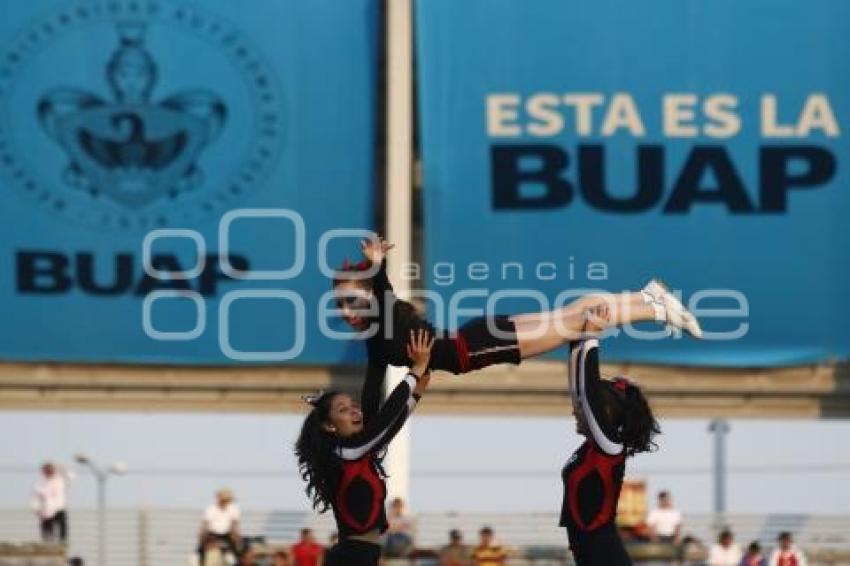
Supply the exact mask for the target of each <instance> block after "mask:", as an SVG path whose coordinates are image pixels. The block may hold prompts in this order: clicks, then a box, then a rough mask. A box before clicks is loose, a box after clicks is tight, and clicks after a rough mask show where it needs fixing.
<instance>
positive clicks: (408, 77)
mask: <svg viewBox="0 0 850 566" xmlns="http://www.w3.org/2000/svg"><path fill="white" fill-rule="evenodd" d="M386 7H387V25H386V28H387V31H386V34H387V35H386V50H387V91H386V93H387V97H386V99H387V198H386V218H387V239H388V240H389V241H390V242H392V243H394V244H395V249H394V250H393V251H392V253H390V255H389V256H388V258H387V271H388V273H389V276H390V278H391V280H392V281H393V287H394V289H395V291H396V293H397V294H398V295H399V296H400V297H402V298H404V297H405V296H406V295H407V294H408V293H409V292H410V284H409V282H408V281H406V280H405V279H403V278H402V277H401V274H402V270H403V267H404V265H405V264H408V263H410V261H411V248H412V243H411V235H412V230H411V223H412V222H413V215H412V195H411V193H412V182H411V181H412V163H413V125H412V120H413V57H412V37H413V34H412V30H411V26H412V23H411V21H412V8H411V0H386ZM405 371H406V370H404V369H400V368H393V367H390V368H389V369H388V371H387V376H386V380H385V383H386V387H387V390H388V391H389V390H391V389H392V388H393V387H395V386H396V385H397V384H398V383H399V382H400V381H401V380H402V379H403V378H404V375H405ZM386 465H387V468H388V470H387V471H388V473H389V475H390V478H389V482H388V486H387V490H388V495H389V496H390V497H401V498H402V499H405V500H406V499H408V495H409V491H410V431H409V429H408V426H407V425H406V426H405V427H404V428H403V429H402V430H401V431H399V433H398V434H397V435H396V437H395V440H393V442H392V444H391V446H390V450H389V452H388V453H387V459H386Z"/></svg>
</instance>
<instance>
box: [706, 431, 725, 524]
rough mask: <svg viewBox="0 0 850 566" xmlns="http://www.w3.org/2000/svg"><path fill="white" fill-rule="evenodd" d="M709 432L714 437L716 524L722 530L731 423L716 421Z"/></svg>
mask: <svg viewBox="0 0 850 566" xmlns="http://www.w3.org/2000/svg"><path fill="white" fill-rule="evenodd" d="M708 430H709V432H711V433H712V434H713V435H714V522H715V524H716V526H717V529H718V530H720V529H722V528H723V525H722V523H723V522H724V521H725V520H726V519H725V517H726V435H727V434H729V423H728V422H726V421H725V420H723V419H714V420H713V421H711V423H710V424H709V425H708Z"/></svg>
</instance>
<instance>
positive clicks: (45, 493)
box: [32, 462, 71, 544]
mask: <svg viewBox="0 0 850 566" xmlns="http://www.w3.org/2000/svg"><path fill="white" fill-rule="evenodd" d="M41 475H42V478H41V481H40V482H38V483H37V484H36V485H35V488H34V491H33V499H32V509H33V511H35V514H36V515H37V516H38V521H39V527H40V530H41V540H42V541H43V542H60V543H63V544H64V543H65V542H67V540H68V513H67V510H66V504H67V491H68V481H69V480H70V479H71V474H70V473H69V472H67V471H65V470H64V469H62V468H60V467H58V466H57V465H56V464H54V463H52V462H45V463H44V464H43V465H42V466H41Z"/></svg>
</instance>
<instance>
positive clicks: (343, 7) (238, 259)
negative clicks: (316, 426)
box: [0, 0, 378, 364]
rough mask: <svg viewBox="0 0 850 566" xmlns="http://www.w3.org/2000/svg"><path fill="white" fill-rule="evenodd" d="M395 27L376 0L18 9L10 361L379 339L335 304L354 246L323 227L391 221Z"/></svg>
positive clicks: (6, 160) (1, 160) (8, 284)
mask: <svg viewBox="0 0 850 566" xmlns="http://www.w3.org/2000/svg"><path fill="white" fill-rule="evenodd" d="M377 30H378V22H377V9H376V5H375V2H374V1H373V0H349V1H346V2H337V1H334V0H303V1H302V0H285V1H284V0H260V1H254V2H250V6H247V5H246V4H245V3H240V2H232V1H230V0H204V1H203V2H201V1H198V2H182V1H171V0H109V1H105V0H104V1H102V0H82V1H65V2H55V1H52V0H51V1H47V0H44V1H32V2H15V3H8V5H5V6H4V17H3V18H2V19H0V109H2V113H0V258H2V265H3V269H2V274H1V275H0V312H2V313H3V320H4V324H3V326H2V328H0V357H2V358H3V359H8V360H58V361H91V362H101V361H103V362H106V361H110V362H150V363H194V364H199V363H201V364H203V363H212V364H217V363H231V362H241V361H246V362H259V363H281V362H294V363H303V364H327V363H336V362H339V361H341V360H345V359H347V357H348V355H349V354H348V352H349V350H350V351H352V352H358V351H359V350H358V349H356V348H353V346H350V345H349V344H348V343H347V342H341V341H332V340H328V339H326V338H325V337H324V336H323V335H322V333H321V324H322V322H321V321H320V320H319V318H318V317H317V314H316V312H317V308H316V305H318V304H320V299H321V297H322V294H323V293H324V292H326V291H328V290H329V288H330V284H329V279H328V277H327V275H326V274H323V273H322V272H321V265H322V264H321V261H320V260H321V257H323V255H322V250H328V253H329V254H330V256H331V259H328V260H327V261H326V263H331V264H332V263H333V262H335V261H338V260H339V259H340V257H341V254H342V251H341V250H343V249H344V248H347V249H348V250H351V249H354V247H353V245H352V243H351V237H349V238H348V240H346V238H344V237H338V238H327V237H326V238H325V239H324V240H323V236H326V235H327V232H328V230H332V229H338V228H341V227H347V226H356V227H363V226H368V225H370V223H371V218H372V210H373V202H372V189H373V174H372V171H373V167H374V164H373V149H372V144H371V143H370V142H371V141H372V139H373V131H374V129H373V123H374V110H373V107H374V93H375V90H374V84H375V72H376V71H375V61H376V59H377V55H376V34H377ZM320 244H322V245H320ZM324 244H327V245H324Z"/></svg>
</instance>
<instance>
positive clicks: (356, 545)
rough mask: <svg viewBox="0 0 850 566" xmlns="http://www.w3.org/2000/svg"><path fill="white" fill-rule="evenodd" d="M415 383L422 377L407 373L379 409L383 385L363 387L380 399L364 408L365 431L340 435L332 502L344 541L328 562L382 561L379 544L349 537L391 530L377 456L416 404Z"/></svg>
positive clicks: (365, 565)
mask: <svg viewBox="0 0 850 566" xmlns="http://www.w3.org/2000/svg"><path fill="white" fill-rule="evenodd" d="M416 381H417V377H416V376H415V375H413V374H412V373H408V374H407V376H406V377H405V378H404V380H403V381H402V382H401V383H399V384H398V385H397V386H396V387H395V389H393V391H392V393H391V394H390V395H389V397H387V400H386V401H385V402H384V404H383V405H382V406H381V408H380V410H378V408H377V404H378V398H379V396H380V386H381V384H380V383H378V384H377V385H376V384H365V385H364V390H363V396H364V397H369V398H372V399H374V400H375V402H374V405H373V407H371V408H368V409H367V407H366V406H365V405H364V406H363V418H364V427H363V431H362V432H360V433H359V434H356V435H354V436H351V437H348V438H341V439H339V441H338V444H337V445H336V446H335V448H334V454H335V455H336V456H337V457H338V458H339V460H340V464H341V465H340V468H339V470H338V472H337V474H336V477H334V478H333V480H332V485H333V492H334V497H333V501H332V502H331V506H332V507H333V512H334V518H335V519H336V524H337V530H338V532H339V540H340V542H339V544H338V545H336V546H334V547H333V548H332V549H330V551H329V552H328V558H327V561H326V564H327V566H335V565H343V566H373V565H377V563H378V558H379V556H380V547H378V546H377V545H375V544H371V543H368V542H364V541H360V540H357V539H350V538H349V537H351V536H352V535H362V534H366V533H369V532H371V531H378V532H380V533H383V532H384V531H386V530H387V515H386V510H385V501H386V497H387V488H386V484H385V481H384V475H383V473H382V472H381V470H380V468H379V464H378V460H379V458H380V455H381V453H382V452H383V451H384V450H385V448H386V447H387V445H388V444H389V443H390V441H391V440H392V439H393V437H394V436H395V435H396V433H397V432H398V431H399V430H400V429H401V427H402V426H403V425H404V422H405V421H406V420H407V417H408V416H409V415H410V413H411V412H412V411H413V410H414V409H415V408H416V404H417V402H418V397H417V396H416V395H415V394H414V393H413V389H414V387H415V386H416Z"/></svg>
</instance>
